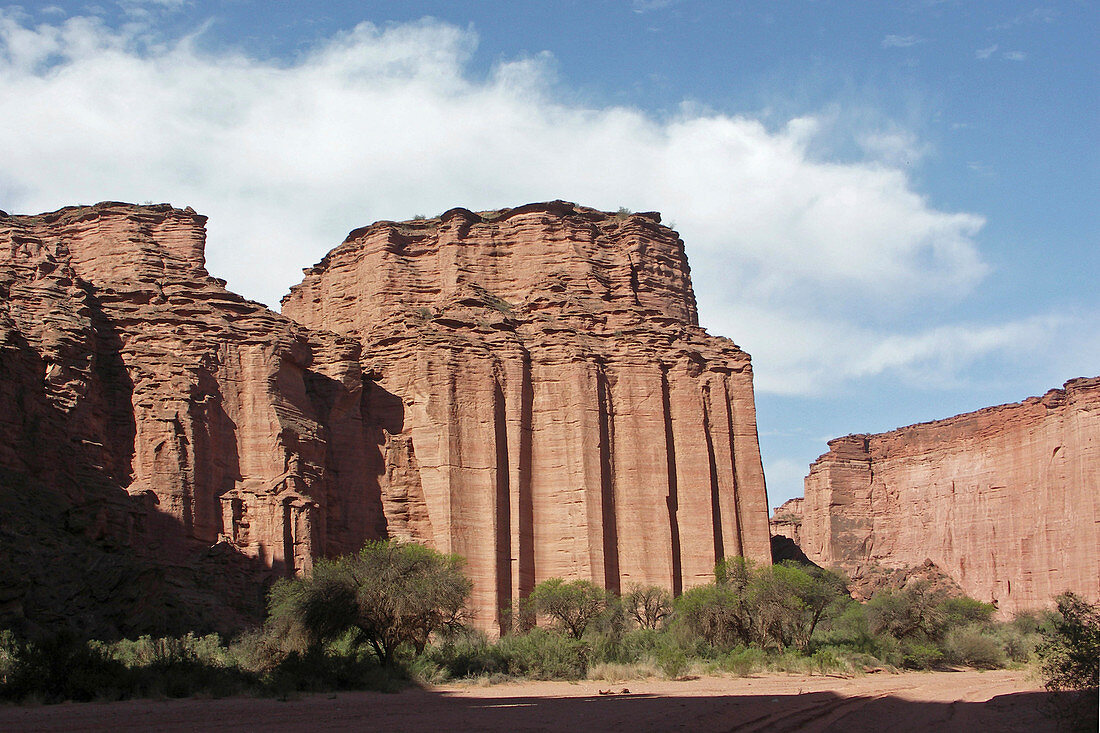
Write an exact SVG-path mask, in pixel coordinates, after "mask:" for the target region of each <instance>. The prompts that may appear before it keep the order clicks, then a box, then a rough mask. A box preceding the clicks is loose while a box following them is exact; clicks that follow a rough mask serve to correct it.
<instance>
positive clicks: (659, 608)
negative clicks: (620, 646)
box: [623, 585, 673, 630]
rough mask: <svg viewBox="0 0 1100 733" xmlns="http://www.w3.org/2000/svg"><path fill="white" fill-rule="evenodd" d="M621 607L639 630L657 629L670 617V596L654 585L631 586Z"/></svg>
mask: <svg viewBox="0 0 1100 733" xmlns="http://www.w3.org/2000/svg"><path fill="white" fill-rule="evenodd" d="M623 605H624V607H625V609H626V613H627V614H628V615H629V616H630V618H631V619H633V620H634V623H636V624H637V625H638V628H639V629H651V630H654V629H659V628H661V627H662V626H664V625H665V623H666V622H667V621H668V619H669V617H670V616H672V608H673V607H672V594H671V593H669V592H668V590H666V589H665V588H660V587H658V586H655V585H647V586H642V585H634V586H632V587H631V588H630V592H629V593H628V594H627V595H626V597H625V598H624V599H623Z"/></svg>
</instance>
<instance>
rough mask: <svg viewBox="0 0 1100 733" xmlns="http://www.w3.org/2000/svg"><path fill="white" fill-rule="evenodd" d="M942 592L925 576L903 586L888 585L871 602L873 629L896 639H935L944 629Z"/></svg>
mask: <svg viewBox="0 0 1100 733" xmlns="http://www.w3.org/2000/svg"><path fill="white" fill-rule="evenodd" d="M942 600H943V598H942V594H940V593H937V592H935V591H934V590H933V589H932V587H931V586H930V585H929V584H928V583H927V582H926V581H923V580H918V581H914V582H912V583H910V584H909V585H907V586H905V587H904V588H902V589H901V590H891V589H889V588H884V589H882V590H880V591H878V592H877V593H875V594H874V595H873V596H872V597H871V600H870V601H868V602H867V615H868V620H869V621H870V623H871V631H872V632H873V633H875V634H890V635H891V636H893V637H894V638H895V639H934V638H937V637H938V636H939V635H940V634H941V632H942V631H943V625H944V614H943V611H942V609H941V608H940V602H941V601H942Z"/></svg>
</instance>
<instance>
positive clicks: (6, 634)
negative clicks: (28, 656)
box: [0, 629, 19, 685]
mask: <svg viewBox="0 0 1100 733" xmlns="http://www.w3.org/2000/svg"><path fill="white" fill-rule="evenodd" d="M18 654H19V641H18V640H17V639H16V638H15V634H14V633H12V631H11V629H0V685H4V684H7V681H8V675H10V674H11V673H12V672H13V671H14V670H15V665H16V659H17V656H18Z"/></svg>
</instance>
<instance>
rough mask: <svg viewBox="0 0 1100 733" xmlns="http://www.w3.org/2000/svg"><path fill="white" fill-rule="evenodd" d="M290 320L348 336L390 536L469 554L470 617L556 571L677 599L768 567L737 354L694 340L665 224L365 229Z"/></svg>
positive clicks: (299, 300)
mask: <svg viewBox="0 0 1100 733" xmlns="http://www.w3.org/2000/svg"><path fill="white" fill-rule="evenodd" d="M283 313H285V314H286V315H289V316H290V317H292V318H294V319H295V320H297V321H299V322H300V323H303V324H305V325H306V326H309V327H312V328H325V329H330V330H333V331H336V332H338V333H341V334H344V335H347V336H350V337H352V338H354V339H355V340H357V341H359V342H360V343H361V344H362V347H363V351H362V354H363V371H364V373H365V374H366V375H368V378H369V382H368V394H367V404H368V409H367V411H366V414H368V415H369V418H368V423H369V425H368V431H369V432H370V435H371V440H372V441H373V442H374V443H375V444H376V445H377V450H376V455H375V456H374V457H373V461H374V469H373V470H374V471H375V472H376V473H377V474H378V475H379V476H380V482H381V500H382V505H383V508H384V511H385V515H386V523H387V531H388V532H389V533H390V534H391V535H394V536H398V537H408V538H411V539H416V540H421V541H426V542H429V543H431V544H433V545H434V546H435V547H437V548H439V549H440V550H444V551H448V552H457V553H459V554H461V555H463V556H464V557H466V559H467V561H468V571H469V573H470V575H471V577H472V579H473V581H474V594H473V606H474V607H475V608H476V609H477V619H478V621H479V623H480V624H481V625H482V626H485V627H489V626H494V627H495V626H497V625H498V624H500V625H503V624H505V623H506V618H504V616H503V615H502V614H501V613H500V610H501V609H506V608H508V607H510V606H514V605H515V604H516V603H517V602H518V601H519V600H520V599H521V598H523V597H524V596H526V594H527V593H528V592H529V591H530V590H531V588H532V587H533V586H534V585H535V584H536V583H537V582H539V581H541V580H543V579H545V578H548V577H552V576H564V577H567V578H585V579H590V580H593V581H594V582H596V583H598V584H600V585H602V586H606V587H608V588H611V589H612V590H620V589H625V588H627V587H628V586H629V585H630V584H632V583H644V584H650V583H652V584H657V585H662V586H665V587H668V588H672V589H674V590H676V591H679V590H681V589H683V588H688V587H691V586H693V585H697V584H699V583H704V582H707V581H708V580H709V579H710V578H711V577H712V570H713V566H714V563H715V561H716V560H717V559H720V558H722V557H723V556H727V555H745V556H747V557H751V558H754V559H756V560H760V561H765V562H767V561H770V550H769V536H768V532H767V505H766V497H765V491H764V477H763V472H762V468H761V463H760V453H759V447H758V443H757V434H756V416H755V407H754V401H753V390H752V370H751V367H750V364H749V357H748V355H747V354H745V353H744V352H743V351H741V350H740V349H738V348H737V346H735V345H734V344H733V342H731V341H729V340H727V339H724V338H718V337H713V336H709V335H707V333H706V332H705V331H703V329H701V328H700V327H699V325H698V317H697V314H696V306H695V296H694V294H693V292H692V289H691V280H690V276H689V271H688V264H687V258H686V257H685V254H684V247H683V243H682V242H681V241H680V240H679V237H678V236H677V234H676V233H675V232H674V231H672V230H671V229H669V228H667V227H663V226H661V225H660V216H659V215H658V214H653V213H646V214H632V215H628V216H619V215H614V214H606V213H602V212H599V211H595V210H593V209H588V208H583V207H580V206H575V205H574V204H571V203H566V202H562V201H555V202H551V203H545V204H531V205H529V206H522V207H519V208H515V209H506V210H502V211H495V212H488V213H481V214H477V213H474V212H471V211H467V210H465V209H452V210H451V211H448V212H446V213H445V214H443V215H442V216H440V217H439V218H436V219H429V220H423V221H411V222H404V223H394V222H379V223H376V224H373V225H371V226H369V227H366V228H364V229H359V230H356V231H354V232H352V233H351V235H350V236H349V237H348V238H347V240H346V241H345V242H344V243H343V244H342V245H340V246H339V247H337V248H336V249H334V250H333V251H332V252H330V253H329V254H328V255H327V256H326V257H325V258H324V260H322V261H321V262H320V263H319V264H318V265H317V266H315V267H313V268H310V269H308V270H306V277H305V280H304V281H303V282H302V283H301V284H300V285H298V286H296V287H294V288H292V290H291V293H290V295H288V296H287V297H286V298H284V300H283Z"/></svg>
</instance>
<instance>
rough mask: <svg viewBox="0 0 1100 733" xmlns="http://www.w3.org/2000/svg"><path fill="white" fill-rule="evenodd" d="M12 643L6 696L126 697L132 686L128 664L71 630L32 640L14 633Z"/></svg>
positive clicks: (45, 698) (1, 691)
mask: <svg viewBox="0 0 1100 733" xmlns="http://www.w3.org/2000/svg"><path fill="white" fill-rule="evenodd" d="M6 646H7V649H6V654H7V655H8V662H7V673H6V675H5V680H4V684H3V686H2V687H0V696H2V697H3V698H5V699H8V700H26V699H30V698H34V699H39V700H41V701H43V702H62V701H65V700H76V701H87V700H95V699H109V700H113V699H119V698H122V697H124V696H126V694H127V691H128V690H129V688H130V686H131V685H130V680H129V676H130V675H129V671H128V670H127V668H126V667H125V665H123V664H122V663H121V662H118V661H117V660H114V659H111V658H110V657H109V656H108V655H106V654H104V653H103V651H102V650H101V649H99V648H95V647H92V646H89V645H88V644H87V643H86V642H84V641H83V640H81V639H79V638H77V637H76V636H75V635H73V634H72V633H71V632H68V631H62V632H58V633H54V634H48V635H44V636H42V637H41V638H39V639H36V640H34V641H29V642H21V641H19V640H17V639H15V638H14V637H8V639H7V640H6Z"/></svg>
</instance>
